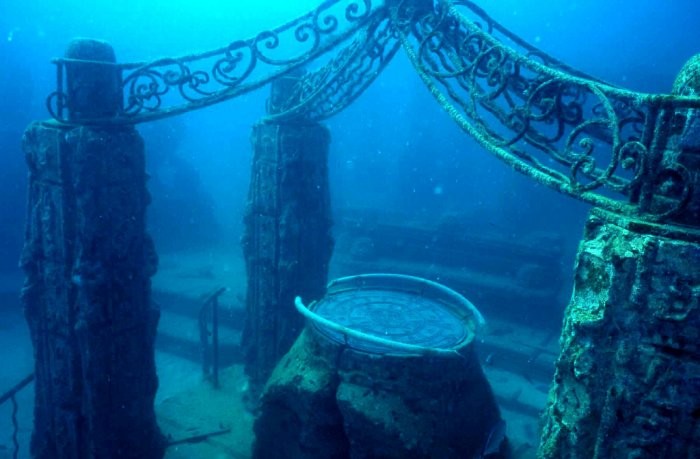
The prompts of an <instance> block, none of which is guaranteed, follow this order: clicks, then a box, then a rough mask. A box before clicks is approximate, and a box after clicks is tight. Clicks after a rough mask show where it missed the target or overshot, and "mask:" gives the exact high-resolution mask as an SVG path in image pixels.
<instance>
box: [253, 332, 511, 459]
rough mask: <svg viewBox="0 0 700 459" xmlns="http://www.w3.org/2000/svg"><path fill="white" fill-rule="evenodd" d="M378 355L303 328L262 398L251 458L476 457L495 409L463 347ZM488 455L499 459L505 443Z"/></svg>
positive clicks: (472, 358)
mask: <svg viewBox="0 0 700 459" xmlns="http://www.w3.org/2000/svg"><path fill="white" fill-rule="evenodd" d="M463 351H464V352H463V354H462V355H461V356H456V355H455V356H452V357H445V356H442V357H427V356H412V357H409V356H404V357H397V356H393V357H392V356H380V355H371V354H364V353H362V354H360V353H357V352H355V351H351V350H349V349H346V348H341V347H338V346H335V345H333V344H330V342H328V341H326V340H325V338H321V337H319V336H318V335H317V334H316V333H315V332H313V331H310V330H307V331H305V332H304V333H302V335H301V337H300V338H299V339H298V340H297V342H296V343H295V345H294V346H293V347H292V349H291V350H290V351H289V353H288V354H287V355H286V356H285V357H284V358H283V359H282V360H281V361H280V363H279V365H278V366H277V367H276V369H275V371H274V373H273V374H272V376H271V377H270V380H269V382H268V384H267V385H266V387H265V391H264V393H263V396H262V399H261V400H262V402H261V409H260V415H259V417H258V419H257V421H256V425H255V431H256V435H257V438H256V447H255V448H254V457H255V458H258V459H260V458H273V457H285V458H304V459H311V458H318V459H320V458H328V457H333V458H338V459H342V458H368V457H382V458H397V459H398V458H406V457H411V458H436V457H439V458H465V457H466V458H470V457H479V454H481V452H482V450H483V448H484V444H485V443H486V439H487V437H488V436H489V434H490V433H491V431H492V429H493V428H494V426H496V425H497V424H498V423H499V422H500V413H499V410H498V407H497V405H496V402H495V399H494V396H493V393H492V392H491V388H490V386H489V384H488V382H487V381H486V378H485V377H484V374H483V372H482V370H481V367H480V366H479V364H478V361H477V359H476V356H475V354H474V352H473V347H472V345H469V346H468V347H467V348H466V349H464V350H463ZM496 446H501V449H500V450H498V451H494V453H493V454H491V455H489V456H488V457H489V458H491V459H497V458H504V457H508V454H509V451H508V445H507V441H503V442H502V444H497V445H496Z"/></svg>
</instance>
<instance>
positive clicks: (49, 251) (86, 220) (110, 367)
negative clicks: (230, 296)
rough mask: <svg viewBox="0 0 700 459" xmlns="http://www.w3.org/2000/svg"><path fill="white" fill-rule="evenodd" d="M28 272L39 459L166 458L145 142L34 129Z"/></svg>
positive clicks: (111, 134)
mask: <svg viewBox="0 0 700 459" xmlns="http://www.w3.org/2000/svg"><path fill="white" fill-rule="evenodd" d="M24 148H25V151H26V153H27V162H28V165H29V171H30V186H29V203H28V221H27V228H26V236H25V246H24V252H23V256H22V267H23V269H24V271H25V274H26V282H25V287H24V290H23V303H24V308H25V315H26V318H27V322H28V323H29V328H30V332H31V337H32V342H33V345H34V351H35V360H36V404H35V420H34V423H35V424H34V432H33V435H32V445H31V448H32V455H33V456H34V457H37V458H57V457H71V458H95V457H99V458H137V457H138V458H141V457H152V458H157V457H160V456H162V454H163V451H164V441H163V438H162V436H161V435H160V432H159V430H158V427H157V425H156V421H155V414H154V411H153V400H154V397H155V392H156V389H157V386H158V381H157V378H156V373H155V362H154V351H153V346H154V338H155V332H156V326H157V322H158V311H157V310H155V309H153V307H152V304H151V301H150V278H151V276H152V275H153V274H154V273H155V270H156V264H157V260H156V255H155V252H154V249H153V245H152V242H151V240H150V238H149V237H148V235H147V234H146V232H145V210H146V206H147V203H148V194H147V191H146V185H145V184H146V175H145V167H144V151H143V142H142V140H141V138H140V137H139V135H138V133H137V132H136V131H135V129H133V128H132V127H126V128H110V129H91V128H85V127H79V128H65V127H57V126H53V125H43V124H41V123H37V124H34V125H32V126H30V127H29V129H28V130H27V132H26V134H25V138H24Z"/></svg>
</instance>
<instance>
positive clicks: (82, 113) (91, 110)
mask: <svg viewBox="0 0 700 459" xmlns="http://www.w3.org/2000/svg"><path fill="white" fill-rule="evenodd" d="M66 58H67V59H68V60H67V61H66V62H65V63H64V64H63V65H65V66H66V96H67V99H66V100H65V101H64V102H65V103H66V104H67V108H68V114H69V118H70V119H71V120H72V121H80V120H90V119H96V118H111V117H113V116H115V115H117V114H118V113H119V111H120V110H121V108H122V104H123V97H122V84H121V70H120V69H119V67H117V66H116V65H114V64H115V63H116V56H115V54H114V49H112V47H111V46H110V45H109V44H108V43H105V42H103V41H99V40H91V39H86V38H78V39H75V40H73V41H72V42H71V43H70V44H69V45H68V49H67V50H66ZM81 61H84V62H81Z"/></svg>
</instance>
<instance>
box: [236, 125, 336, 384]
mask: <svg viewBox="0 0 700 459" xmlns="http://www.w3.org/2000/svg"><path fill="white" fill-rule="evenodd" d="M328 144H329V134H328V131H327V130H326V129H325V128H324V127H322V126H320V125H317V124H310V125H303V124H300V125H278V124H261V125H258V126H256V127H255V128H254V130H253V145H254V148H255V156H254V158H253V171H252V177H251V184H250V192H249V197H248V207H247V209H246V215H245V234H244V236H243V240H242V245H243V252H244V256H245V260H246V270H247V274H248V289H247V298H246V305H247V319H246V325H245V329H244V334H243V341H242V343H243V346H244V349H245V352H246V373H247V374H248V375H249V377H250V379H251V386H252V391H253V394H255V393H256V392H258V391H259V390H260V388H262V386H263V384H264V383H265V381H266V380H267V378H268V377H269V375H270V374H271V373H272V370H273V368H274V366H275V364H276V363H277V362H278V361H279V359H280V358H281V357H282V356H283V355H284V354H285V353H286V352H287V351H288V350H289V348H290V347H291V346H292V344H293V342H294V340H295V339H296V338H297V336H299V333H300V332H301V329H302V328H303V319H302V317H301V316H300V315H299V314H298V313H297V312H296V310H295V309H294V297H295V296H297V295H301V296H302V297H304V298H308V299H310V300H311V299H318V298H320V297H321V296H322V295H323V292H324V291H325V286H326V282H327V278H328V263H329V261H330V257H331V252H332V248H333V241H332V238H331V234H330V228H331V216H330V192H329V185H328V168H327V156H328Z"/></svg>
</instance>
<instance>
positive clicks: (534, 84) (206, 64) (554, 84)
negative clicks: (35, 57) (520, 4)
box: [48, 0, 700, 221]
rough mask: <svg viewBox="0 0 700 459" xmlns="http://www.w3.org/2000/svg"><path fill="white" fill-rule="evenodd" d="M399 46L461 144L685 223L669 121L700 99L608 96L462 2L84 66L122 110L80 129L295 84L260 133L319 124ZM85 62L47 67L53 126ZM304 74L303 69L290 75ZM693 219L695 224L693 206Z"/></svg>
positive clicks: (342, 2) (378, 12) (618, 204)
mask: <svg viewBox="0 0 700 459" xmlns="http://www.w3.org/2000/svg"><path fill="white" fill-rule="evenodd" d="M400 47H403V49H404V50H405V51H406V53H407V55H408V57H409V60H410V61H411V62H412V64H413V66H414V67H415V69H416V70H417V72H418V74H419V76H420V78H421V79H422V80H423V82H424V83H425V85H426V86H427V87H428V89H429V90H430V92H431V93H432V94H433V95H434V96H435V98H436V99H437V101H438V102H439V104H440V105H442V106H443V108H444V109H445V110H446V111H447V112H448V113H449V114H450V116H451V117H452V118H453V119H454V120H455V122H457V124H458V125H459V126H460V127H461V128H462V129H463V130H464V131H466V132H467V133H468V134H470V135H471V136H472V137H474V138H475V139H476V140H477V141H478V142H479V143H480V144H481V145H482V146H483V147H484V148H485V149H486V150H488V151H490V152H491V153H492V154H494V155H496V156H497V157H499V158H500V159H502V160H503V161H505V162H506V163H507V164H509V165H510V166H512V167H513V168H515V169H516V170H519V171H521V172H523V173H525V174H527V175H529V176H531V177H533V178H534V179H536V180H538V181H539V182H540V183H543V184H545V185H547V186H550V187H552V188H554V189H556V190H558V191H560V192H563V193H566V194H568V195H571V196H574V197H576V198H578V199H580V200H583V201H586V202H589V203H592V204H594V205H596V206H599V207H602V208H604V209H609V210H613V211H616V212H619V213H624V214H628V215H643V216H644V218H647V219H649V220H656V221H663V220H665V219H669V218H671V217H673V216H676V215H679V214H681V213H682V212H683V211H684V210H685V209H686V208H687V207H688V206H689V204H690V203H691V201H692V200H693V199H697V198H696V196H698V195H699V194H700V193H698V192H697V191H696V190H694V189H693V187H694V186H695V182H696V181H697V179H695V178H694V176H693V174H691V173H690V172H689V171H688V170H687V169H686V167H685V166H684V163H683V161H680V160H679V159H678V156H677V154H673V153H670V152H671V151H672V150H673V147H674V145H673V143H674V142H676V141H677V137H678V136H679V133H678V132H677V131H674V129H673V127H672V126H673V124H674V122H673V120H674V119H675V118H679V117H680V118H682V117H683V116H685V115H683V114H688V113H691V112H692V113H697V112H698V110H700V100H699V99H698V98H697V97H691V96H671V95H659V94H642V93H637V92H633V91H627V90H624V89H621V88H617V87H615V86H612V85H610V84H607V83H606V82H604V81H601V80H599V79H596V78H594V77H591V76H589V75H587V74H585V73H583V72H580V71H577V70H576V69H573V68H571V67H569V66H567V65H566V64H564V63H562V62H561V61H559V60H557V59H555V58H553V57H552V56H550V55H548V54H547V53H544V52H542V51H541V50H539V49H537V48H535V47H533V46H532V45H530V44H528V43H527V42H525V41H524V40H522V39H521V38H519V37H518V36H516V35H515V34H513V33H511V32H510V31H509V30H508V29H506V28H505V27H503V26H502V25H500V24H499V23H498V22H496V21H494V20H493V19H492V18H490V17H489V16H488V15H487V14H486V13H485V12H484V11H483V10H482V9H481V8H479V7H478V6H476V5H475V4H474V3H473V2H471V1H468V0H455V1H451V0H435V1H428V0H383V1H382V0H326V1H324V2H323V3H322V4H321V5H320V6H319V7H318V8H316V9H315V10H314V11H312V12H310V13H308V14H306V15H304V16H301V17H300V18H298V19H296V20H294V21H291V22H289V23H287V24H285V25H283V26H281V27H278V28H276V29H274V30H271V31H265V32H262V33H260V34H258V35H257V36H255V37H254V38H251V39H247V40H237V41H234V42H232V43H230V44H229V45H228V46H226V47H223V48H220V49H217V50H214V51H210V52H207V53H202V54H197V55H191V56H185V57H181V58H176V59H174V58H167V59H161V60H157V61H154V62H150V63H136V64H109V63H96V62H88V63H89V64H90V65H95V64H100V65H110V66H115V67H116V68H117V70H118V71H119V72H120V74H121V82H122V89H123V92H124V104H123V108H121V110H120V112H119V113H118V114H117V115H116V116H113V117H110V118H107V119H87V120H84V119H81V120H80V121H79V122H80V124H119V123H129V124H133V123H139V122H143V121H149V120H153V119H157V118H162V117H166V116H171V115H174V114H178V113H182V112H186V111H190V110H194V109H197V108H200V107H204V106H207V105H212V104H215V103H217V102H220V101H223V100H227V99H231V98H233V97H236V96H238V95H240V94H243V93H245V92H248V91H251V90H254V89H257V88H259V87H261V86H263V85H265V84H267V83H269V82H270V81H272V80H274V79H276V78H280V77H289V78H291V77H292V76H293V77H294V78H295V79H296V81H295V83H294V86H293V89H292V91H291V94H292V96H291V97H289V98H288V99H287V100H284V101H279V100H276V101H275V104H276V106H275V107H274V109H272V110H270V111H269V116H268V117H267V121H290V120H294V119H304V120H315V121H318V120H321V119H324V118H327V117H329V116H332V115H334V114H335V113H337V112H339V111H340V110H342V109H343V108H345V107H347V106H348V105H349V104H350V103H352V101H354V100H355V99H356V98H357V97H358V96H359V95H360V94H361V93H362V92H363V91H364V90H365V89H366V88H367V87H368V86H369V84H371V82H372V81H374V79H375V78H376V77H377V75H379V73H380V72H381V71H382V70H383V69H384V67H385V66H386V65H387V63H388V62H389V61H390V60H391V59H392V57H393V56H394V55H395V53H396V52H397V50H398V48H400ZM333 49H338V51H337V52H336V53H335V54H334V55H331V56H328V53H329V51H331V50H333ZM81 63H83V64H84V63H86V61H79V62H76V61H75V60H70V59H59V60H57V61H56V64H57V87H58V89H57V91H56V92H54V93H53V94H52V95H51V96H50V97H49V99H48V105H49V110H50V112H51V114H52V115H53V116H54V118H56V119H57V120H59V121H61V122H66V123H70V122H71V121H70V116H69V117H67V118H68V119H67V118H66V116H65V112H66V111H68V112H69V113H70V112H71V100H70V98H69V97H68V96H67V95H66V91H65V88H64V82H65V79H66V78H65V75H64V73H65V74H68V75H69V74H70V72H66V69H67V68H69V66H72V65H80V64H81ZM314 66H315V67H314ZM302 68H311V69H312V70H311V71H310V72H309V73H307V74H305V75H299V71H300V69H302ZM314 68H315V69H314ZM674 136H675V137H674ZM692 206H693V208H696V209H698V212H700V203H694V204H692Z"/></svg>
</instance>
